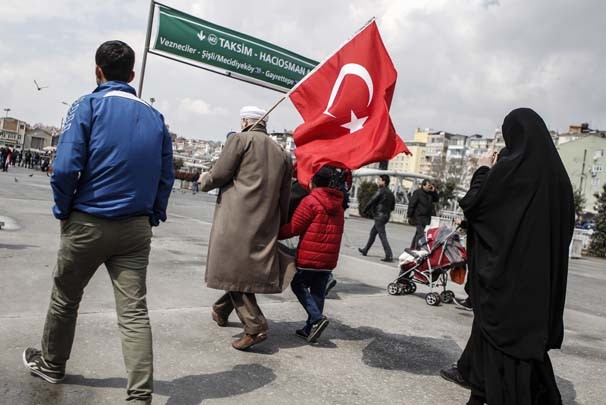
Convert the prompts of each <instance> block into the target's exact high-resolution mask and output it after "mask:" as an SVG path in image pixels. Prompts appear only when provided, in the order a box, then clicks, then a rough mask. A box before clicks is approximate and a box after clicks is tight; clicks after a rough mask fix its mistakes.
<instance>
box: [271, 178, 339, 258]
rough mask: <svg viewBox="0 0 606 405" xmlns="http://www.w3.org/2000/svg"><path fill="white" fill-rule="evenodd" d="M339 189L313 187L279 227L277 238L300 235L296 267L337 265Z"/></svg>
mask: <svg viewBox="0 0 606 405" xmlns="http://www.w3.org/2000/svg"><path fill="white" fill-rule="evenodd" d="M344 221H345V220H344V215H343V193H341V192H340V191H339V190H335V189H332V188H328V187H319V188H314V189H313V190H312V191H311V193H309V195H308V196H307V197H305V198H304V199H303V200H302V201H301V203H300V204H299V206H298V207H297V209H296V210H295V213H294V214H293V217H292V220H291V222H290V223H289V224H285V225H282V227H281V228H280V235H279V239H287V238H291V237H293V236H295V235H300V239H299V246H298V248H297V267H298V268H301V269H318V270H332V269H334V268H335V267H337V260H338V259H339V250H340V249H341V237H342V236H343V223H344Z"/></svg>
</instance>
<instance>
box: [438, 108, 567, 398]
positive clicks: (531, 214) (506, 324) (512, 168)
mask: <svg viewBox="0 0 606 405" xmlns="http://www.w3.org/2000/svg"><path fill="white" fill-rule="evenodd" d="M503 138H504V139H505V144H506V145H507V152H506V155H505V156H501V157H500V158H499V160H498V162H497V163H496V164H495V165H494V167H492V168H488V167H486V166H484V167H480V168H479V169H478V170H477V171H476V173H474V176H473V179H472V182H471V187H470V190H469V192H468V193H467V195H466V196H465V197H464V198H463V199H462V200H461V201H460V205H461V208H463V211H464V213H465V218H466V219H467V221H468V226H469V229H468V248H469V261H468V263H469V271H470V273H469V277H471V296H472V298H473V299H472V305H473V311H474V322H473V326H472V331H471V336H470V337H469V341H468V342H467V346H466V347H465V350H464V352H463V354H462V355H461V359H460V360H459V362H458V363H457V368H458V374H459V376H460V377H462V379H461V381H456V382H459V383H462V384H467V385H468V386H470V387H471V398H470V400H469V404H473V405H475V404H484V403H488V404H489V405H514V404H515V405H535V404H541V405H542V404H550V405H551V404H561V403H562V400H561V397H560V392H559V390H558V387H557V385H556V381H555V376H554V374H553V368H552V366H551V361H550V360H549V355H548V351H549V350H550V349H559V348H560V346H561V344H562V339H563V336H564V325H563V321H562V315H563V312H564V301H565V298H566V278H567V274H568V246H569V244H570V240H571V238H572V232H573V228H574V206H573V193H572V186H571V184H570V179H569V178H568V175H567V174H566V170H565V169H564V165H563V164H562V161H561V160H560V157H559V155H558V153H557V151H556V148H555V146H554V144H553V142H552V140H551V136H550V134H549V131H548V130H547V127H546V126H545V123H544V122H543V120H542V119H541V117H539V115H538V114H537V113H535V112H534V111H533V110H531V109H528V108H520V109H517V110H514V111H512V112H511V113H509V115H507V117H505V120H504V122H503ZM450 371H453V370H450ZM454 371H455V372H457V370H456V369H454Z"/></svg>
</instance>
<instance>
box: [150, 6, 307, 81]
mask: <svg viewBox="0 0 606 405" xmlns="http://www.w3.org/2000/svg"><path fill="white" fill-rule="evenodd" d="M158 8H159V13H160V17H159V25H158V33H157V36H156V42H155V44H154V49H156V50H158V51H162V52H165V53H169V54H172V55H176V56H179V57H181V58H186V59H190V60H193V61H195V62H197V63H201V64H204V65H210V66H213V67H215V68H219V69H223V70H225V71H228V72H231V73H234V74H236V75H238V76H240V77H238V78H240V79H242V80H246V81H250V82H253V83H256V84H260V83H259V82H261V83H264V84H266V85H269V86H267V87H270V88H272V89H274V90H278V91H283V92H286V91H288V90H289V89H291V88H292V87H293V86H294V85H295V84H297V82H298V81H299V80H301V79H302V78H303V77H304V76H305V75H307V74H308V73H309V72H310V71H311V70H313V68H315V67H316V65H317V64H318V62H316V61H314V60H311V59H308V58H305V57H303V56H301V55H298V54H296V53H293V52H290V51H288V50H286V49H284V48H280V47H278V46H275V45H273V44H270V43H268V42H265V41H261V40H259V39H257V38H253V37H251V36H249V35H246V34H242V33H240V32H237V31H233V30H230V29H228V28H225V27H221V26H219V25H216V24H213V23H210V22H208V21H205V20H202V19H199V18H196V17H193V16H191V15H189V14H185V13H182V12H180V11H177V10H174V9H172V8H169V7H165V6H163V5H160V4H158ZM247 79H248V80H247ZM250 79H252V80H250Z"/></svg>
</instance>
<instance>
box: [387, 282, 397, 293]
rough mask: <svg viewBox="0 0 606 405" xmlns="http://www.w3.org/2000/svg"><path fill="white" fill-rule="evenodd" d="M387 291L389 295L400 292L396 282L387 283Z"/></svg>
mask: <svg viewBox="0 0 606 405" xmlns="http://www.w3.org/2000/svg"><path fill="white" fill-rule="evenodd" d="M387 293H388V294H389V295H398V294H399V293H400V287H398V284H396V283H389V284H387Z"/></svg>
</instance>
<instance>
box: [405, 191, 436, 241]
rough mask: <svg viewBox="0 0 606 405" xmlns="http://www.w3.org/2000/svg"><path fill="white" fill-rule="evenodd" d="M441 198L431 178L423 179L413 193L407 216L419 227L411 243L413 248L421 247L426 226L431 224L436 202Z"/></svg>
mask: <svg viewBox="0 0 606 405" xmlns="http://www.w3.org/2000/svg"><path fill="white" fill-rule="evenodd" d="M439 198H440V196H439V195H438V192H437V191H436V188H435V186H434V185H433V184H432V183H431V182H430V181H429V180H423V182H422V183H421V187H419V188H418V189H417V190H415V192H414V193H412V197H410V201H409V202H408V211H407V213H406V217H407V218H408V221H409V223H410V224H412V225H415V226H416V227H417V231H416V233H415V236H414V237H413V238H412V242H411V243H410V248H411V249H417V248H418V247H419V239H421V237H423V232H425V227H426V226H427V225H429V223H430V222H431V216H432V215H434V214H435V211H436V210H435V207H434V204H435V203H436V202H438V200H439Z"/></svg>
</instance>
